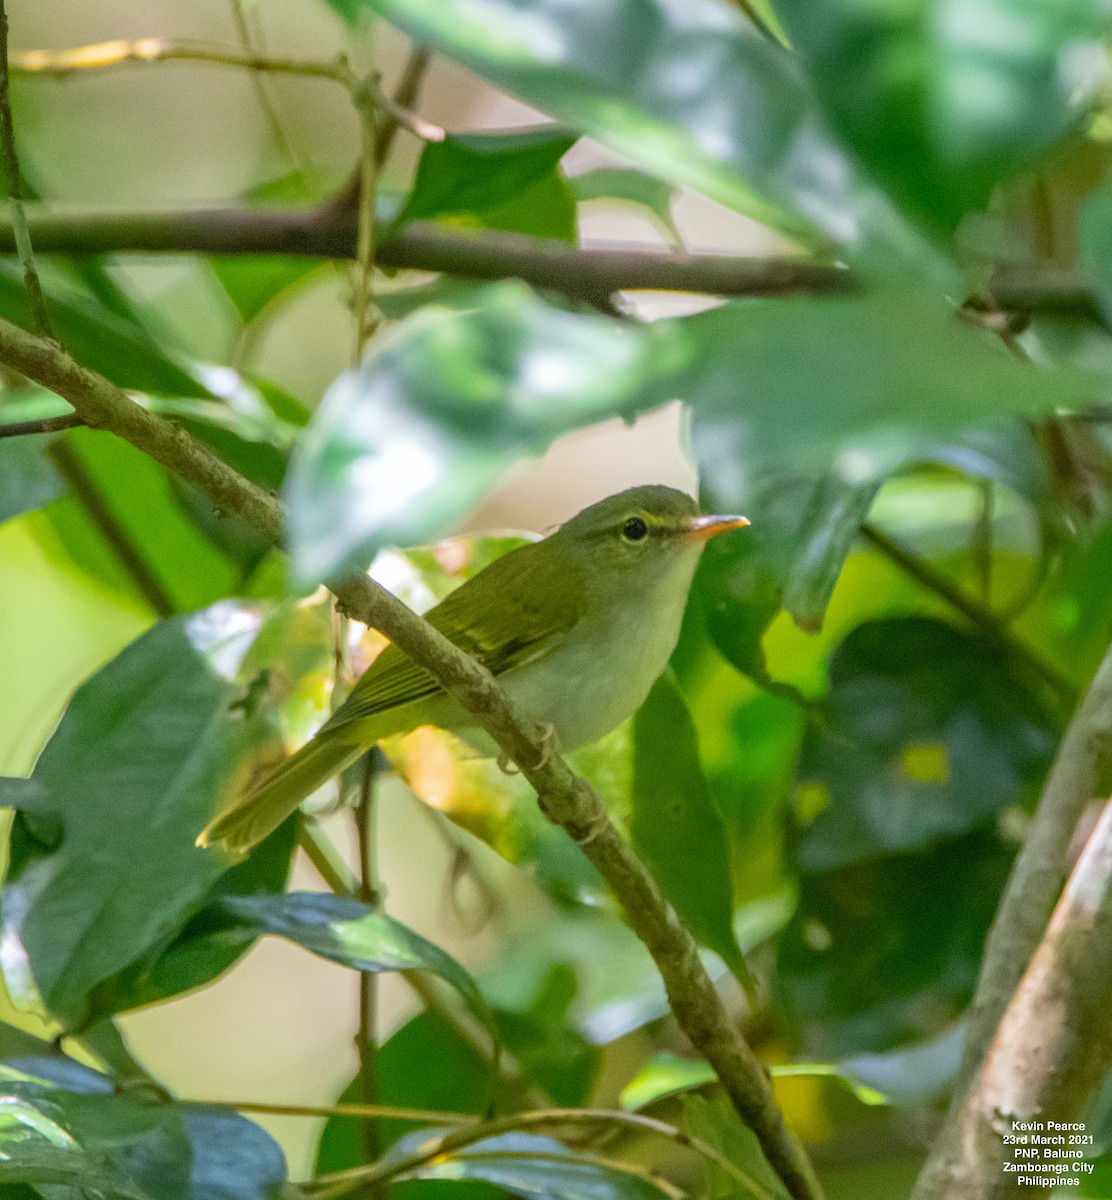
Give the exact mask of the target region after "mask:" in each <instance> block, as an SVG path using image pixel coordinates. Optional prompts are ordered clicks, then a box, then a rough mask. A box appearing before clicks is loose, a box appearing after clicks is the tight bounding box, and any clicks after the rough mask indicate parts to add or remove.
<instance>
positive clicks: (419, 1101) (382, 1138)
mask: <svg viewBox="0 0 1112 1200" xmlns="http://www.w3.org/2000/svg"><path fill="white" fill-rule="evenodd" d="M375 1074H376V1094H375V1103H376V1104H386V1105H395V1106H397V1107H401V1108H418V1109H420V1108H424V1109H431V1110H435V1111H438V1112H460V1113H474V1114H476V1115H479V1114H481V1113H482V1112H483V1111H484V1110H485V1109H486V1107H487V1105H488V1104H489V1103H490V1065H489V1063H488V1062H487V1061H486V1060H485V1059H484V1058H483V1057H482V1055H481V1054H479V1053H478V1051H477V1050H476V1049H475V1047H474V1046H472V1045H471V1043H470V1042H469V1041H468V1040H467V1039H466V1038H464V1037H463V1036H462V1034H460V1033H459V1032H458V1030H456V1029H454V1028H453V1027H452V1026H451V1025H450V1024H448V1022H447V1021H445V1019H444V1018H443V1017H441V1016H440V1015H439V1014H437V1013H435V1012H431V1011H428V1012H423V1013H419V1014H418V1015H417V1016H416V1017H414V1018H413V1019H412V1020H410V1021H407V1022H406V1023H405V1024H404V1025H403V1026H402V1027H401V1028H400V1029H399V1030H398V1031H397V1032H396V1033H394V1034H392V1035H391V1036H390V1037H389V1038H388V1039H387V1040H386V1042H384V1043H383V1045H382V1046H380V1047H379V1050H378V1053H377V1055H376V1056H375ZM363 1101H364V1092H363V1088H362V1082H361V1080H360V1078H359V1077H358V1076H357V1077H356V1078H355V1079H354V1080H352V1082H351V1084H349V1086H348V1087H347V1088H345V1089H344V1092H343V1094H342V1095H341V1096H340V1103H342V1104H359V1103H362V1102H363ZM419 1124H420V1123H419V1122H417V1121H400V1120H396V1119H383V1120H380V1121H377V1122H376V1136H377V1142H378V1145H379V1146H380V1147H382V1148H386V1147H389V1146H392V1145H393V1144H394V1143H395V1142H396V1141H397V1140H398V1138H399V1137H402V1136H404V1135H405V1134H408V1133H411V1132H412V1131H413V1130H415V1129H417V1128H419ZM366 1128H367V1123H366V1122H365V1121H361V1120H356V1119H354V1118H352V1117H330V1118H329V1119H328V1121H327V1123H326V1124H325V1126H324V1130H323V1131H322V1133H321V1139H320V1145H319V1147H318V1149H317V1160H316V1174H317V1175H322V1174H325V1173H328V1172H331V1171H343V1170H346V1169H347V1168H348V1167H355V1166H359V1165H360V1164H361V1163H365V1162H366V1161H367V1139H366V1137H365V1131H366ZM459 1187H460V1185H459V1184H458V1183H454V1182H453V1183H446V1182H444V1181H442V1180H406V1181H403V1182H399V1183H396V1184H394V1185H393V1186H392V1188H391V1191H392V1192H393V1191H395V1190H396V1191H397V1195H398V1198H399V1200H452V1195H455V1194H456V1193H458V1190H459ZM465 1191H466V1192H469V1193H471V1194H472V1197H473V1200H493V1197H494V1196H495V1195H497V1193H496V1192H495V1191H494V1189H493V1188H490V1187H488V1186H486V1185H484V1184H481V1183H473V1184H467V1185H465ZM450 1192H451V1195H450V1194H449V1193H450Z"/></svg>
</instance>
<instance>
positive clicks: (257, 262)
mask: <svg viewBox="0 0 1112 1200" xmlns="http://www.w3.org/2000/svg"><path fill="white" fill-rule="evenodd" d="M209 266H210V267H211V269H212V273H213V274H214V275H215V276H216V278H217V280H218V282H219V283H220V286H221V287H222V288H223V289H224V291H225V292H226V293H227V296H228V299H229V301H231V304H232V307H233V308H234V309H235V311H236V316H237V317H238V318H239V320H240V323H241V324H242V325H248V324H250V323H251V322H252V321H253V320H254V319H255V318H256V317H257V316H258V315H259V314H260V313H261V312H262V311H263V309H264V308H267V307H268V306H269V305H270V304H272V303H273V302H274V301H275V300H277V299H278V298H279V297H280V296H284V295H286V294H287V293H288V292H290V291H291V290H292V289H293V288H294V287H296V285H297V284H299V283H302V282H303V281H304V280H305V279H307V278H308V277H309V276H310V275H313V274H315V273H316V272H317V271H318V270H320V264H319V263H317V262H315V261H314V260H313V259H311V258H285V257H282V256H281V255H278V254H234V255H226V256H224V257H221V258H211V259H209Z"/></svg>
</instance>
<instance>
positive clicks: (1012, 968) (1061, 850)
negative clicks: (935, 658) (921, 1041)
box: [914, 648, 1112, 1200]
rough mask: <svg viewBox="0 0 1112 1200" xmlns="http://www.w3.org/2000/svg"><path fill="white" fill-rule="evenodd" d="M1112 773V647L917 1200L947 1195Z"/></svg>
mask: <svg viewBox="0 0 1112 1200" xmlns="http://www.w3.org/2000/svg"><path fill="white" fill-rule="evenodd" d="M1110 767H1112V648H1110V649H1109V650H1108V652H1107V653H1106V655H1105V657H1104V661H1103V662H1102V663H1101V665H1100V667H1099V669H1098V670H1097V673H1096V676H1095V678H1094V679H1093V682H1092V684H1091V685H1090V687H1089V690H1088V692H1087V693H1086V695H1085V698H1084V699H1083V700H1082V701H1081V704H1080V706H1079V707H1078V709H1077V711H1076V713H1075V714H1074V716H1073V719H1072V721H1070V724H1069V728H1068V729H1067V730H1066V734H1065V737H1064V738H1063V739H1062V743H1061V745H1060V746H1059V748H1058V756H1057V758H1056V759H1055V762H1054V766H1053V767H1052V768H1051V771H1050V775H1049V776H1048V777H1047V781H1046V786H1045V789H1044V791H1043V795H1042V799H1041V800H1040V802H1039V807H1038V809H1037V810H1036V813H1035V817H1034V819H1033V821H1032V822H1031V828H1030V829H1029V831H1028V833H1027V840H1026V842H1025V843H1024V846H1023V849H1022V850H1021V851H1020V853H1019V856H1018V857H1017V858H1016V861H1015V865H1014V866H1013V867H1012V873H1011V876H1010V877H1009V879H1008V884H1007V887H1006V888H1005V890H1004V896H1003V898H1002V900H1001V901H1000V907H999V909H998V910H997V913H996V918H995V920H994V921H993V925H992V929H991V930H990V932H989V936H988V941H987V943H986V946H985V955H984V959H983V961H982V963H981V973H980V978H979V979H978V981H977V988H976V991H975V993H974V996H973V1003H972V1005H971V1007H970V1010H969V1018H968V1022H967V1027H966V1033H965V1049H964V1052H963V1055H962V1062H961V1066H960V1068H959V1070H958V1075H957V1079H956V1081H955V1085H954V1101H953V1104H952V1107H951V1109H950V1114H949V1117H948V1118H947V1123H946V1126H945V1128H944V1129H943V1132H942V1135H941V1137H940V1138H939V1139H938V1142H937V1143H936V1145H935V1150H934V1152H933V1154H932V1155H931V1157H930V1158H929V1159H928V1161H927V1164H926V1166H925V1167H924V1169H923V1173H922V1175H921V1176H920V1178H919V1183H918V1185H917V1187H916V1190H915V1198H914V1200H934V1198H936V1197H941V1196H944V1195H948V1192H947V1191H946V1187H947V1182H948V1177H949V1170H950V1163H951V1159H953V1157H954V1156H955V1154H956V1153H958V1148H957V1139H958V1137H959V1136H960V1130H961V1123H962V1120H963V1112H964V1107H963V1105H964V1103H965V1094H966V1092H967V1091H968V1090H969V1087H970V1084H971V1082H972V1081H973V1079H974V1078H975V1076H976V1074H977V1072H978V1070H979V1069H980V1068H981V1064H982V1062H983V1061H984V1058H985V1055H986V1053H987V1052H988V1050H989V1047H990V1045H991V1044H992V1040H993V1037H994V1034H995V1033H996V1031H997V1029H998V1026H999V1025H1000V1023H1001V1021H1002V1019H1003V1017H1004V1014H1005V1010H1006V1009H1007V1007H1008V1004H1009V1001H1011V1000H1012V997H1013V994H1014V993H1015V991H1016V988H1017V987H1018V986H1019V983H1020V980H1021V979H1022V978H1023V973H1024V970H1025V969H1026V968H1027V964H1028V963H1029V962H1031V959H1032V956H1033V955H1034V953H1035V950H1036V947H1038V945H1039V940H1040V938H1041V937H1042V936H1043V931H1044V929H1045V928H1046V924H1047V919H1048V917H1049V916H1050V913H1051V910H1052V909H1053V907H1054V903H1055V900H1056V899H1057V897H1058V894H1059V891H1060V889H1061V887H1062V882H1063V880H1064V879H1065V876H1066V872H1067V869H1068V862H1069V845H1070V839H1071V837H1072V836H1073V833H1074V830H1075V829H1076V828H1077V823H1078V821H1079V820H1080V818H1081V815H1082V813H1083V812H1084V811H1085V807H1086V805H1088V804H1090V803H1091V802H1092V800H1093V798H1094V796H1096V795H1097V789H1098V788H1099V786H1100V783H1101V779H1102V777H1104V776H1105V775H1106V773H1107V772H1108V770H1109V768H1110Z"/></svg>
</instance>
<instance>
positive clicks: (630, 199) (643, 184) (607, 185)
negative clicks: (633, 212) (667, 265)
mask: <svg viewBox="0 0 1112 1200" xmlns="http://www.w3.org/2000/svg"><path fill="white" fill-rule="evenodd" d="M569 183H570V184H571V189H572V191H573V192H574V194H575V198H576V200H578V201H579V203H580V204H583V203H586V202H588V201H590V200H618V201H621V202H624V203H626V204H634V205H637V206H638V207H639V208H644V209H647V210H648V212H650V213H651V214H652V216H654V217H655V218H656V220H657V221H658V222H659V224H660V225H662V226H663V228H664V231H665V232H666V233H667V234H668V236H669V237H671V238H672V240H673V241H675V242H677V243H678V242H680V241H681V238H680V233H679V230H678V229H677V228H676V223H675V220H674V219H673V217H672V201H673V199H674V198H675V194H676V189H675V188H674V187H673V186H672V185H671V184H670V183H665V181H664V180H663V179H656V178H655V177H654V176H652V175H646V174H645V172H644V171H638V170H636V169H634V168H633V167H596V168H595V169H594V170H593V171H585V172H584V173H583V174H582V175H574V176H572V178H571V179H570V180H569Z"/></svg>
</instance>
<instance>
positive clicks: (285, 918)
mask: <svg viewBox="0 0 1112 1200" xmlns="http://www.w3.org/2000/svg"><path fill="white" fill-rule="evenodd" d="M219 904H220V907H221V908H222V910H223V912H224V913H225V914H226V916H227V918H228V925H227V936H228V937H229V938H236V937H239V938H246V939H249V940H250V939H254V938H256V937H259V936H260V935H263V934H270V935H272V936H274V937H281V938H286V939H287V940H288V941H291V942H295V943H296V944H297V945H299V946H301V947H302V948H303V949H305V950H308V951H310V952H311V953H313V954H317V955H319V956H320V957H321V958H326V959H328V960H329V961H330V962H335V963H339V964H340V965H341V966H344V967H351V968H352V969H353V970H356V971H371V972H380V971H432V972H434V973H435V974H437V975H439V976H440V977H441V979H443V980H444V981H445V982H446V983H450V984H451V985H452V987H454V988H455V989H456V991H457V992H459V994H460V996H461V997H462V998H463V1000H464V1001H465V1002H466V1004H467V1006H468V1007H469V1008H470V1009H471V1011H472V1012H473V1013H474V1014H475V1015H476V1016H478V1017H479V1018H480V1020H482V1021H483V1023H484V1024H486V1025H487V1026H488V1027H489V1026H490V1015H489V1013H488V1011H487V1008H486V1005H485V1004H484V1002H483V999H482V997H481V996H480V994H479V989H478V988H477V987H476V986H475V981H474V980H473V979H472V978H471V976H470V975H468V973H467V972H466V971H465V970H464V969H463V967H461V966H460V965H459V963H458V962H456V960H455V959H454V958H452V957H451V956H450V955H448V954H445V952H444V951H443V950H441V949H440V948H439V946H434V945H433V943H432V942H430V941H427V940H426V939H425V938H423V937H421V936H420V935H419V934H417V933H414V932H413V930H412V929H409V928H407V927H406V926H405V925H402V924H401V923H400V922H399V921H395V920H394V919H393V918H392V917H388V916H387V915H386V914H385V913H384V912H382V911H380V910H379V909H374V908H369V907H368V906H367V905H366V904H362V903H360V901H358V900H351V899H348V898H347V897H344V896H329V895H326V894H324V893H321V892H289V893H287V894H285V895H281V896H225V897H224V898H223V899H222V900H220V901H219Z"/></svg>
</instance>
